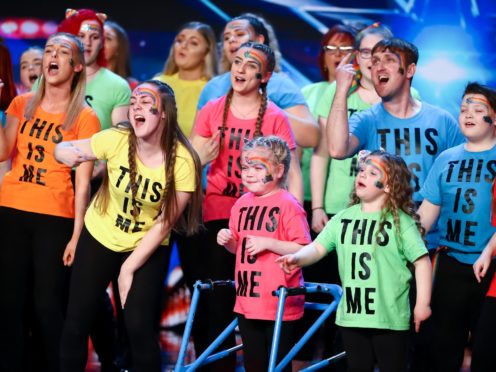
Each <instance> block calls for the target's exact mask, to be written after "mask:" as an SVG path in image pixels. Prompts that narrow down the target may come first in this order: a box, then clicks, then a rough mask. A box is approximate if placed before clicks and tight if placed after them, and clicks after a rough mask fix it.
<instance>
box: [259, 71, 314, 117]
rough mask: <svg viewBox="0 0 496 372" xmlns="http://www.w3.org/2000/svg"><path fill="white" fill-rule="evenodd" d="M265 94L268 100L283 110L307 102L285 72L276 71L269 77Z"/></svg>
mask: <svg viewBox="0 0 496 372" xmlns="http://www.w3.org/2000/svg"><path fill="white" fill-rule="evenodd" d="M267 94H268V95H269V98H270V100H271V101H272V102H274V103H275V104H276V105H277V106H278V107H279V108H281V109H283V110H285V109H287V108H290V107H293V106H298V105H305V106H306V104H307V103H306V100H305V97H303V94H302V93H301V91H300V90H299V89H298V87H297V86H296V85H295V83H293V81H292V80H291V79H290V78H289V77H288V76H287V75H286V74H282V73H278V74H277V75H273V76H272V77H271V78H270V80H269V83H268V85H267Z"/></svg>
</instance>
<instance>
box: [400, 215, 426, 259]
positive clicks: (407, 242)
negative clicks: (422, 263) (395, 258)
mask: <svg viewBox="0 0 496 372" xmlns="http://www.w3.org/2000/svg"><path fill="white" fill-rule="evenodd" d="M402 230H403V231H402V233H401V245H400V249H401V250H402V251H403V254H404V255H405V258H406V259H407V260H408V261H409V262H415V261H416V260H417V259H419V258H420V257H422V256H424V255H426V254H427V248H426V247H425V243H424V240H423V239H422V236H421V235H420V232H419V231H418V228H417V225H416V224H415V221H413V220H412V219H410V221H409V222H408V223H407V224H406V226H405V228H404V229H402Z"/></svg>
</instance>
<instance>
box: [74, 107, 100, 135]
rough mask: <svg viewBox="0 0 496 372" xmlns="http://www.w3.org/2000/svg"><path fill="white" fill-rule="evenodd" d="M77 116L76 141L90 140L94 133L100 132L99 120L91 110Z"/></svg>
mask: <svg viewBox="0 0 496 372" xmlns="http://www.w3.org/2000/svg"><path fill="white" fill-rule="evenodd" d="M79 116H80V117H79V120H78V121H79V123H78V126H79V128H78V134H77V138H78V139H85V138H90V137H91V136H92V135H94V134H95V133H98V132H100V120H98V116H97V115H96V113H95V112H94V111H93V110H92V109H90V108H88V109H85V110H84V111H82V112H81V114H80V115H79Z"/></svg>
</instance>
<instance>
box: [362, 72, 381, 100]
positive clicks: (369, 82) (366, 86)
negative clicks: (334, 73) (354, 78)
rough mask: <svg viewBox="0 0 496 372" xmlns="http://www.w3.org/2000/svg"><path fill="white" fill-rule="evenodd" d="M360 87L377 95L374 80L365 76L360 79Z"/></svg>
mask: <svg viewBox="0 0 496 372" xmlns="http://www.w3.org/2000/svg"><path fill="white" fill-rule="evenodd" d="M360 87H362V88H363V89H365V90H368V91H370V92H374V93H376V92H375V88H374V84H373V83H372V80H370V79H367V78H366V77H365V76H363V75H362V78H361V79H360ZM376 94H377V93H376ZM377 97H379V96H377Z"/></svg>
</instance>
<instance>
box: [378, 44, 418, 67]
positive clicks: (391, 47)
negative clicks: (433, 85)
mask: <svg viewBox="0 0 496 372" xmlns="http://www.w3.org/2000/svg"><path fill="white" fill-rule="evenodd" d="M385 51H390V52H393V53H403V54H404V55H405V64H406V66H405V67H407V66H410V65H411V64H412V63H415V64H417V62H418V58H419V52H418V49H417V47H416V46H415V45H413V44H412V43H410V42H408V41H406V40H403V39H399V38H397V37H392V38H387V39H382V40H381V41H379V42H378V43H377V44H375V46H374V48H373V49H372V55H373V54H375V53H377V52H385Z"/></svg>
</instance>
